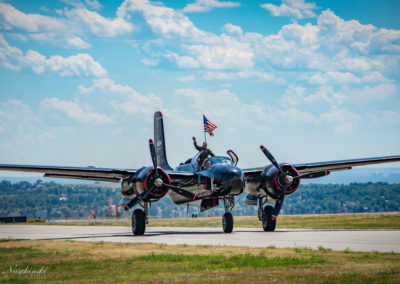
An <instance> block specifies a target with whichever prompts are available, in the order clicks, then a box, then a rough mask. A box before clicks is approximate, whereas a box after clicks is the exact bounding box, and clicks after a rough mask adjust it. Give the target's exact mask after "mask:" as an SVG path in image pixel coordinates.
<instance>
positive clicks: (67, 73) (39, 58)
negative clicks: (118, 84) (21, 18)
mask: <svg viewBox="0 0 400 284" xmlns="http://www.w3.org/2000/svg"><path fill="white" fill-rule="evenodd" d="M0 64H2V65H3V66H4V67H6V68H8V69H11V70H19V69H21V68H24V67H25V68H30V69H32V71H33V72H34V73H36V74H42V73H53V74H56V75H59V76H61V77H71V76H78V77H82V76H85V77H103V76H105V75H106V74H107V72H106V70H105V69H104V68H103V67H102V66H101V64H100V63H99V62H97V61H95V60H94V59H93V58H92V57H91V56H90V55H89V54H85V53H80V54H77V55H72V56H69V57H62V56H60V55H53V56H50V57H49V58H47V57H46V56H44V55H42V54H40V53H38V52H37V51H34V50H28V51H27V52H26V53H25V54H24V53H23V52H22V51H21V50H20V49H19V48H17V47H13V46H10V45H9V44H8V42H7V41H6V40H5V39H4V37H3V36H2V35H0Z"/></svg>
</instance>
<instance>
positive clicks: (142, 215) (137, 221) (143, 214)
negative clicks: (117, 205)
mask: <svg viewBox="0 0 400 284" xmlns="http://www.w3.org/2000/svg"><path fill="white" fill-rule="evenodd" d="M143 208H144V210H142V209H136V210H135V211H133V213H132V232H133V234H134V235H135V236H141V235H143V234H144V232H145V230H146V224H147V223H148V220H147V216H148V214H147V209H148V204H147V202H144V206H143Z"/></svg>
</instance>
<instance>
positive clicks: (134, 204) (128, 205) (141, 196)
mask: <svg viewBox="0 0 400 284" xmlns="http://www.w3.org/2000/svg"><path fill="white" fill-rule="evenodd" d="M155 187H156V186H155V185H153V186H152V187H150V188H149V189H148V190H146V191H143V192H142V193H141V194H139V195H137V196H136V197H135V198H134V199H132V200H131V201H129V203H128V204H127V205H126V207H125V210H126V211H128V210H129V209H131V208H132V207H134V206H136V204H138V203H139V202H140V201H142V200H143V198H145V197H146V196H147V195H149V193H150V192H151V191H152V190H153V189H154V188H155ZM126 208H127V209H126Z"/></svg>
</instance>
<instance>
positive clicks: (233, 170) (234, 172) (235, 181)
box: [222, 167, 244, 194]
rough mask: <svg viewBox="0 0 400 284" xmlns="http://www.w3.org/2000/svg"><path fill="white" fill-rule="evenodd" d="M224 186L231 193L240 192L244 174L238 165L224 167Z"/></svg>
mask: <svg viewBox="0 0 400 284" xmlns="http://www.w3.org/2000/svg"><path fill="white" fill-rule="evenodd" d="M222 183H223V185H224V188H225V189H226V190H228V189H230V193H231V194H240V193H242V192H243V189H244V175H243V172H242V170H241V169H239V168H238V167H229V168H227V169H225V173H224V177H223V180H222Z"/></svg>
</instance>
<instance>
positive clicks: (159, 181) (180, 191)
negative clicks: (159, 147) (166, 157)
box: [149, 139, 197, 200]
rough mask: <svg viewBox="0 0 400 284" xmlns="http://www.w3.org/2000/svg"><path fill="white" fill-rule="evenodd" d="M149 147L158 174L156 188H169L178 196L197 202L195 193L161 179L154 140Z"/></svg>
mask: <svg viewBox="0 0 400 284" xmlns="http://www.w3.org/2000/svg"><path fill="white" fill-rule="evenodd" d="M149 147H150V154H151V160H152V161H153V167H154V169H156V170H155V174H156V177H157V179H156V180H155V181H154V185H155V186H156V187H161V186H165V187H168V188H169V189H171V190H172V191H174V192H176V193H178V194H180V195H182V196H185V197H187V198H189V199H191V200H195V199H196V197H197V195H195V194H194V193H192V192H190V191H187V190H185V189H183V188H180V187H178V186H175V185H171V184H169V183H165V182H164V181H163V180H162V179H161V178H160V175H159V173H158V170H157V155H156V148H155V146H154V143H153V140H152V139H150V140H149ZM152 189H154V187H152ZM150 191H151V190H150Z"/></svg>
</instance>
